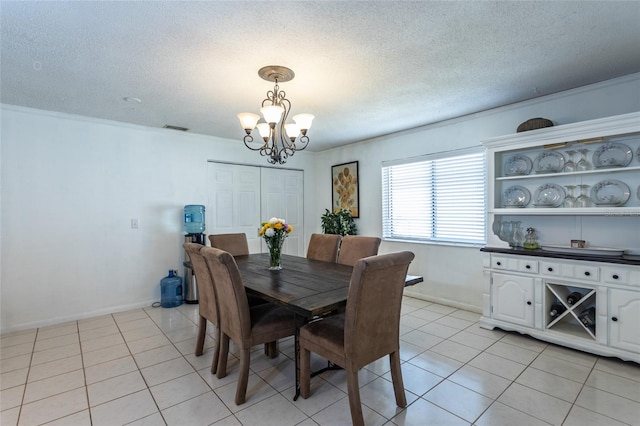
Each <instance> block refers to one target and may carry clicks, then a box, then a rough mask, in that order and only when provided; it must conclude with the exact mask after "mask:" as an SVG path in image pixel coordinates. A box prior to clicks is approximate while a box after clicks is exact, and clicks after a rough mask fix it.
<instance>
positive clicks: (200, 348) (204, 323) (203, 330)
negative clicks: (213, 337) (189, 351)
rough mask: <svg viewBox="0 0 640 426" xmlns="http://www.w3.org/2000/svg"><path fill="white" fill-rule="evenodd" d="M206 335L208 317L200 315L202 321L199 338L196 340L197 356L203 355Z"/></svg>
mask: <svg viewBox="0 0 640 426" xmlns="http://www.w3.org/2000/svg"><path fill="white" fill-rule="evenodd" d="M206 335H207V319H206V318H205V317H200V321H199V322H198V340H197V341H196V353H195V354H196V356H200V355H202V352H203V349H204V339H205V337H206Z"/></svg>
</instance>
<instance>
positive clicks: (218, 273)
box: [200, 247, 296, 405]
mask: <svg viewBox="0 0 640 426" xmlns="http://www.w3.org/2000/svg"><path fill="white" fill-rule="evenodd" d="M200 253H202V255H203V257H204V259H205V262H206V263H207V267H208V268H209V273H210V274H211V277H212V278H213V285H214V289H215V294H216V297H217V299H218V315H219V318H220V323H219V327H220V329H221V333H222V336H221V340H220V359H219V361H218V368H217V372H216V375H217V377H218V378H219V379H221V378H223V377H225V376H226V375H227V358H228V356H229V340H233V342H234V343H235V344H236V345H237V346H238V348H239V349H240V367H239V373H238V385H237V388H236V397H235V403H236V404H237V405H241V404H243V403H244V402H245V400H246V394H247V383H248V379H249V363H250V359H251V353H250V352H251V347H252V346H254V345H258V344H262V343H267V342H272V341H275V340H277V339H282V338H284V337H288V336H293V335H294V334H295V332H296V324H295V318H294V314H293V313H292V312H291V311H289V310H288V309H286V308H282V307H278V306H276V305H273V304H270V303H267V304H263V305H258V306H254V307H252V308H249V303H248V301H247V294H246V291H245V288H244V284H243V282H242V277H241V276H240V271H238V265H237V264H236V261H235V259H234V258H233V256H232V255H231V254H230V253H228V252H225V251H222V250H219V249H217V248H214V247H203V248H202V249H201V251H200Z"/></svg>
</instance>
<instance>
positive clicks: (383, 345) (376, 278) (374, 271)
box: [344, 251, 415, 366]
mask: <svg viewBox="0 0 640 426" xmlns="http://www.w3.org/2000/svg"><path fill="white" fill-rule="evenodd" d="M414 257H415V256H414V254H413V253H412V252H410V251H400V252H394V253H388V254H381V255H378V256H371V257H366V258H364V259H360V260H358V261H357V262H356V264H355V266H354V267H353V273H352V274H351V281H350V283H349V293H348V296H347V307H346V311H345V325H344V348H345V354H346V356H347V358H348V359H351V360H352V361H351V362H353V363H354V364H355V365H356V366H363V365H367V364H369V363H371V362H373V361H375V360H376V359H378V358H380V357H382V356H384V355H387V354H389V353H392V352H394V351H395V350H399V348H400V307H401V305H402V293H403V291H404V283H405V279H406V276H407V271H408V269H409V264H410V263H411V261H412V260H413V258H414Z"/></svg>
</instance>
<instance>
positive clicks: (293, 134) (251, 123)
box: [238, 65, 315, 164]
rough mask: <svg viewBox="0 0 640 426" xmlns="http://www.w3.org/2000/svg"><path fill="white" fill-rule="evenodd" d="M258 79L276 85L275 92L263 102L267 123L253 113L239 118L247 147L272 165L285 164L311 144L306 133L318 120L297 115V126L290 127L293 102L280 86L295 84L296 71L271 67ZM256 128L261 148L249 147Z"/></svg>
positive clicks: (294, 118)
mask: <svg viewBox="0 0 640 426" xmlns="http://www.w3.org/2000/svg"><path fill="white" fill-rule="evenodd" d="M258 75H259V76H260V77H261V78H262V79H263V80H266V81H272V82H274V83H275V86H274V88H273V90H269V91H268V92H267V97H266V98H265V99H264V100H263V101H262V108H260V113H261V114H262V115H263V117H264V122H260V123H258V120H260V116H259V115H258V114H253V113H250V112H242V113H240V114H238V119H239V120H240V125H241V126H242V128H243V129H244V131H245V133H246V135H245V137H244V144H245V146H246V147H247V148H249V149H251V150H253V151H260V155H263V156H265V157H267V161H268V162H269V163H271V164H276V163H278V164H284V163H286V162H287V158H289V157H290V156H292V155H293V154H295V153H296V151H302V150H303V149H305V148H306V147H307V145H308V144H309V137H308V136H307V131H308V130H309V128H310V127H311V122H312V121H313V119H314V118H315V117H314V116H313V115H311V114H298V115H294V116H293V117H292V118H293V121H295V124H294V123H287V117H288V116H289V112H290V111H291V101H289V99H287V97H286V96H287V95H286V93H285V92H284V90H280V87H279V86H278V82H280V83H283V82H286V81H291V80H293V77H294V76H295V74H294V73H293V70H291V69H289V68H287V67H283V66H280V65H269V66H266V67H262V68H260V70H258ZM256 127H258V132H259V133H260V136H262V139H263V140H264V143H263V144H262V146H260V147H255V146H252V145H250V143H251V142H253V136H252V135H251V133H252V132H253V129H255V128H256ZM296 141H297V144H296Z"/></svg>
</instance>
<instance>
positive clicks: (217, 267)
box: [200, 247, 251, 346]
mask: <svg viewBox="0 0 640 426" xmlns="http://www.w3.org/2000/svg"><path fill="white" fill-rule="evenodd" d="M200 253H201V254H202V256H203V257H204V260H205V262H206V263H207V267H208V268H209V273H210V274H211V278H212V279H213V285H214V288H215V293H216V298H217V300H218V317H219V318H220V322H219V325H218V326H219V327H221V330H222V332H223V333H225V334H226V335H227V336H229V338H231V340H233V341H234V342H236V343H237V344H238V345H240V346H242V345H243V344H244V345H245V346H248V345H249V343H250V341H251V316H250V314H249V302H248V301H247V293H246V291H245V288H244V284H243V283H242V277H241V276H240V271H239V270H238V265H237V264H236V261H235V259H234V258H233V256H232V255H231V254H230V253H228V252H226V251H223V250H220V249H217V248H214V247H203V248H202V249H201V250H200Z"/></svg>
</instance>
